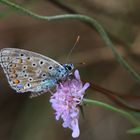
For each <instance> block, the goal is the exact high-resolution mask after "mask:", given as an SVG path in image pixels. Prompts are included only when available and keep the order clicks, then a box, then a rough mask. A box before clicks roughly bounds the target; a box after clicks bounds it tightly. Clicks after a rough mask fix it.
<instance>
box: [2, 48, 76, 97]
mask: <svg viewBox="0 0 140 140" xmlns="http://www.w3.org/2000/svg"><path fill="white" fill-rule="evenodd" d="M0 64H1V66H2V68H3V70H4V72H5V74H6V77H7V80H8V83H9V84H10V86H11V87H12V88H13V89H14V90H16V91H17V92H18V93H24V92H28V91H30V92H31V95H30V97H35V96H38V95H40V94H42V93H45V92H47V91H50V89H51V88H53V87H55V86H56V85H57V83H58V82H59V81H63V80H65V79H66V78H67V77H68V76H69V75H70V74H71V72H72V70H73V69H74V66H73V64H63V65H61V64H60V63H58V62H56V61H55V60H53V59H51V58H49V57H46V56H43V55H41V54H38V53H35V52H31V51H27V50H23V49H16V48H4V49H2V50H1V51H0Z"/></svg>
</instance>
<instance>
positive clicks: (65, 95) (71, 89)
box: [50, 70, 89, 138]
mask: <svg viewBox="0 0 140 140" xmlns="http://www.w3.org/2000/svg"><path fill="white" fill-rule="evenodd" d="M74 76H75V78H74V79H72V80H69V79H68V80H67V81H65V82H62V83H60V84H59V85H58V86H57V91H56V92H55V93H54V94H53V95H52V96H51V98H50V102H51V103H52V107H53V109H54V110H55V111H56V112H55V115H56V117H55V118H56V120H59V119H60V118H61V119H62V120H63V121H64V122H63V124H62V125H63V127H64V128H67V127H68V128H70V129H71V130H72V131H73V132H72V137H73V138H76V137H78V136H79V134H80V130H79V124H78V119H79V112H80V108H79V105H80V104H81V103H82V100H83V96H84V93H85V90H86V89H87V88H88V87H89V83H86V84H84V85H83V84H82V81H81V79H80V75H79V71H78V70H75V72H74Z"/></svg>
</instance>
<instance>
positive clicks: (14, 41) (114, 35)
mask: <svg viewBox="0 0 140 140" xmlns="http://www.w3.org/2000/svg"><path fill="white" fill-rule="evenodd" d="M12 1H14V0H12ZM14 2H15V1H14ZM16 2H17V3H19V4H21V5H23V6H24V7H26V8H28V9H30V10H32V11H34V12H36V13H39V14H41V15H58V14H64V13H82V14H86V15H89V16H91V17H94V18H95V19H97V20H98V21H99V22H100V23H101V24H102V25H103V27H104V28H105V30H106V31H107V32H108V34H109V36H110V38H111V39H112V41H113V43H114V45H115V47H116V48H117V49H118V51H119V52H120V53H121V54H122V55H123V56H124V58H125V59H126V60H127V61H128V62H129V64H130V65H132V66H133V68H135V69H136V71H138V72H139V71H140V65H139V64H140V47H139V44H140V8H139V5H140V1H139V0H135V1H134V0H106V1H104V0H86V1H85V0H38V1H37V0H17V1H16ZM78 35H80V42H79V43H78V44H77V46H76V48H75V49H74V51H73V52H72V55H71V57H70V61H71V62H72V63H74V64H75V67H76V68H77V69H79V71H80V73H81V77H82V79H83V80H84V81H89V82H95V83H97V84H99V85H102V86H104V87H105V88H107V89H111V90H113V91H116V92H119V93H122V94H129V95H139V93H140V86H139V85H138V84H137V83H136V81H134V80H133V79H132V78H131V76H130V75H128V73H127V72H126V71H125V70H124V69H123V68H122V67H121V66H120V64H119V63H118V62H117V61H116V60H115V58H114V56H113V55H112V52H111V50H109V49H108V48H107V47H106V45H105V43H104V42H103V40H102V39H101V37H100V36H99V34H98V33H97V32H96V31H95V30H94V29H92V28H91V27H89V26H88V25H86V24H84V23H81V22H79V21H75V20H67V21H59V22H58V21H57V22H46V21H39V20H36V19H33V18H32V17H28V16H25V15H22V14H21V13H19V12H17V11H16V12H15V11H13V10H12V9H10V8H8V7H7V6H4V5H3V4H1V3H0V49H1V48H5V47H10V48H11V47H14V48H21V49H27V50H31V51H34V52H38V53H40V54H43V55H46V56H48V57H51V58H53V59H55V60H57V61H58V62H60V63H65V62H66V57H67V55H68V53H69V51H70V49H71V48H72V46H73V45H74V42H75V40H76V38H77V36H78ZM79 62H85V65H77V64H76V63H79ZM49 97H50V95H49V94H43V95H41V96H39V97H38V98H33V99H29V93H25V94H23V95H21V94H20V95H19V94H17V93H16V92H15V91H13V90H12V89H11V88H10V86H9V85H8V82H7V80H6V78H5V75H4V73H3V71H2V69H1V74H0V140H66V139H67V140H71V139H73V138H72V137H71V131H70V130H69V129H64V128H63V127H62V125H61V121H55V117H54V111H53V109H52V108H51V105H50V103H49ZM87 97H88V98H92V99H98V100H100V101H104V102H107V103H110V104H114V103H113V102H112V101H111V100H109V99H108V98H107V97H105V96H103V95H102V94H99V93H97V92H95V91H92V90H89V92H88V94H87ZM131 104H134V105H137V106H139V107H140V103H139V101H137V100H134V101H133V102H131ZM84 113H85V118H82V117H80V120H79V124H80V130H81V135H80V137H79V138H77V139H78V140H85V139H86V140H92V139H94V140H139V139H140V136H139V135H130V134H127V133H126V130H127V129H129V128H131V127H132V125H131V123H130V122H128V121H127V120H125V119H124V118H122V117H120V116H119V115H118V114H116V113H112V112H111V111H107V110H104V109H101V108H99V107H93V106H86V107H84Z"/></svg>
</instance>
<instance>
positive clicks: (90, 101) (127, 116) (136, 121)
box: [83, 98, 140, 126]
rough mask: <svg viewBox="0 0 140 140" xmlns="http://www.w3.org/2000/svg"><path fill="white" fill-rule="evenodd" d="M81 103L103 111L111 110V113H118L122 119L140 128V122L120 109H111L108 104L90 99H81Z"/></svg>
mask: <svg viewBox="0 0 140 140" xmlns="http://www.w3.org/2000/svg"><path fill="white" fill-rule="evenodd" d="M83 102H84V103H85V104H91V105H96V106H99V107H102V108H104V109H108V110H111V111H113V112H116V113H119V114H120V115H122V116H123V117H125V118H127V119H128V120H129V121H131V122H132V123H133V124H134V125H136V126H140V121H138V120H137V119H136V118H135V117H134V116H133V115H132V114H131V113H128V112H126V111H124V110H122V109H118V108H116V107H113V106H111V105H109V104H106V103H103V102H100V101H97V100H91V99H85V98H84V99H83Z"/></svg>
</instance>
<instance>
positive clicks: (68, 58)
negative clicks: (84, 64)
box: [66, 35, 80, 62]
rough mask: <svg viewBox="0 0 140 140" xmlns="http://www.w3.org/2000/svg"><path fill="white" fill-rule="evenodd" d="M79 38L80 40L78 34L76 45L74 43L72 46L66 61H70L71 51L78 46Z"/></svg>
mask: <svg viewBox="0 0 140 140" xmlns="http://www.w3.org/2000/svg"><path fill="white" fill-rule="evenodd" d="M79 40H80V36H79V35H78V36H77V39H76V41H75V43H74V45H73V47H72V48H71V50H70V52H69V53H68V55H67V59H66V62H68V60H69V58H70V55H71V53H72V52H73V50H74V48H75V47H76V45H77V43H78V42H79Z"/></svg>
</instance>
